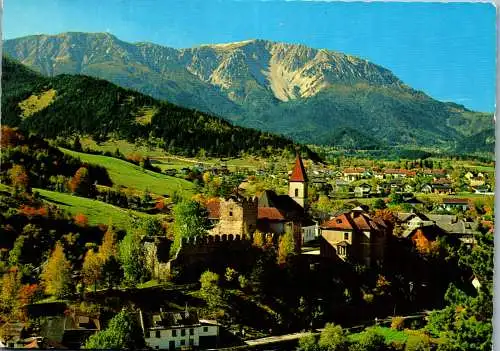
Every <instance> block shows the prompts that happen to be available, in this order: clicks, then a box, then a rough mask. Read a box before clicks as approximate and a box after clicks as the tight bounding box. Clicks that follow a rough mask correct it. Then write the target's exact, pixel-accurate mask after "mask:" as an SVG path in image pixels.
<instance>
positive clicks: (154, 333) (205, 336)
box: [139, 310, 219, 350]
mask: <svg viewBox="0 0 500 351" xmlns="http://www.w3.org/2000/svg"><path fill="white" fill-rule="evenodd" d="M139 318H140V323H141V327H142V329H143V331H144V339H145V341H146V345H147V346H149V347H151V348H152V349H155V350H159V349H161V350H176V349H188V348H190V349H194V348H202V349H203V348H215V347H216V346H217V342H218V337H219V326H218V324H217V323H216V322H215V321H208V320H200V319H198V316H197V314H196V313H195V312H188V311H183V312H163V311H161V310H160V312H158V313H142V311H140V312H139Z"/></svg>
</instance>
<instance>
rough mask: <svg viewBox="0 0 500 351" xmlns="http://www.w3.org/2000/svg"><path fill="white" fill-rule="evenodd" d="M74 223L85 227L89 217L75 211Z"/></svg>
mask: <svg viewBox="0 0 500 351" xmlns="http://www.w3.org/2000/svg"><path fill="white" fill-rule="evenodd" d="M74 220H75V224H76V225H77V226H79V227H83V228H85V227H86V226H88V225H89V219H88V218H87V216H85V215H84V214H83V213H77V214H76V215H75V217H74Z"/></svg>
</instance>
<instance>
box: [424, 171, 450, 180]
mask: <svg viewBox="0 0 500 351" xmlns="http://www.w3.org/2000/svg"><path fill="white" fill-rule="evenodd" d="M422 173H423V174H424V175H427V176H432V177H434V178H435V179H436V178H444V177H446V178H449V174H448V173H447V172H446V170H445V169H424V171H423V172H422Z"/></svg>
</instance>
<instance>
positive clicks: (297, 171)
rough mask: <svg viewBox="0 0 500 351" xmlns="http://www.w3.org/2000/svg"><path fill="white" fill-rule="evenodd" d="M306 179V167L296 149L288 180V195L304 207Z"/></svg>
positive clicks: (305, 201)
mask: <svg viewBox="0 0 500 351" xmlns="http://www.w3.org/2000/svg"><path fill="white" fill-rule="evenodd" d="M307 181H308V180H307V173H306V169H305V167H304V164H303V163H302V158H301V157H300V154H299V152H298V151H297V157H296V158H295V165H294V167H293V170H292V174H291V175H290V179H289V181H288V196H290V197H291V198H292V199H293V200H295V202H297V203H298V204H299V205H300V206H302V207H305V206H306V204H307Z"/></svg>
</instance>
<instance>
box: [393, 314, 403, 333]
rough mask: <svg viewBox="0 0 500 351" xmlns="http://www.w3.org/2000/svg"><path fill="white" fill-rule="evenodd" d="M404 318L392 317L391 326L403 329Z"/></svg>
mask: <svg viewBox="0 0 500 351" xmlns="http://www.w3.org/2000/svg"><path fill="white" fill-rule="evenodd" d="M404 324H405V319H404V318H403V317H399V316H397V317H392V320H391V328H392V329H396V330H403V328H404Z"/></svg>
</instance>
